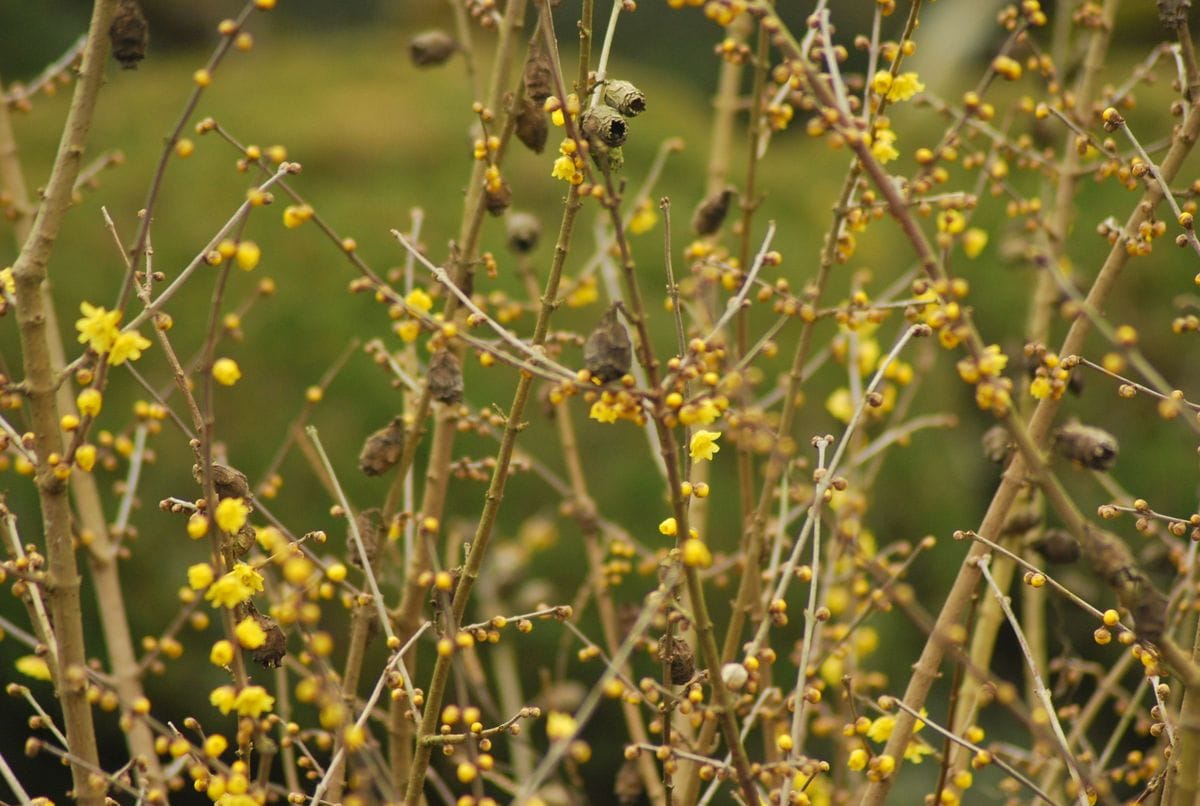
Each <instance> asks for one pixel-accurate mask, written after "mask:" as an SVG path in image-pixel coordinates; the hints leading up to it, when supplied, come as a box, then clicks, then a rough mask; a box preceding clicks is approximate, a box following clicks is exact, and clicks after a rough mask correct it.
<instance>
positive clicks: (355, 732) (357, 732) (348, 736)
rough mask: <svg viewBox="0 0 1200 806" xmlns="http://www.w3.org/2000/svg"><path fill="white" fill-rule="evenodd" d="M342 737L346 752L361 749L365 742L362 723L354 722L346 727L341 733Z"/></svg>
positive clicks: (365, 737)
mask: <svg viewBox="0 0 1200 806" xmlns="http://www.w3.org/2000/svg"><path fill="white" fill-rule="evenodd" d="M342 739H343V741H344V742H345V745H346V750H347V752H350V753H354V752H356V751H358V750H361V749H362V748H363V747H365V746H366V744H367V731H366V730H365V729H364V728H363V726H362V725H359V724H357V723H356V724H354V725H350V726H348V727H347V728H346V731H345V733H343V734H342Z"/></svg>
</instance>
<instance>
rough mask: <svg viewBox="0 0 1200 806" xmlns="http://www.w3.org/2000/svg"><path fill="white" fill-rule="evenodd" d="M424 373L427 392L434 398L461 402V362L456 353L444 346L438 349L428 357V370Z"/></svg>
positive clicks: (452, 402) (447, 401)
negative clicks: (426, 381)
mask: <svg viewBox="0 0 1200 806" xmlns="http://www.w3.org/2000/svg"><path fill="white" fill-rule="evenodd" d="M426 375H427V377H428V383H429V393H430V394H431V395H433V399H434V400H437V401H439V402H441V403H448V404H457V403H461V402H462V397H463V374H462V364H461V363H460V362H459V360H458V356H457V355H455V354H454V353H453V352H451V351H450V350H447V349H444V348H443V349H441V350H438V351H437V352H435V353H434V354H433V355H432V356H430V358H429V370H428V372H427V373H426Z"/></svg>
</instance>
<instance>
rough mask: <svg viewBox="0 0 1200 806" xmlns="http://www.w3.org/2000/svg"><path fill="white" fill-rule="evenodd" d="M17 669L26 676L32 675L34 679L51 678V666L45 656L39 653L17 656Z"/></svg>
mask: <svg viewBox="0 0 1200 806" xmlns="http://www.w3.org/2000/svg"><path fill="white" fill-rule="evenodd" d="M16 666H17V671H18V672H20V673H21V674H23V675H25V676H26V677H32V678H33V679H34V680H49V679H50V666H49V665H48V664H47V663H46V659H45V658H41V657H38V656H37V655H22V656H21V657H19V658H17V662H16Z"/></svg>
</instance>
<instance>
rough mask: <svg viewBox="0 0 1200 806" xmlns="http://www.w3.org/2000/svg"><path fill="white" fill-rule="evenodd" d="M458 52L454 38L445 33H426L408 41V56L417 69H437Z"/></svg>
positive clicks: (435, 31)
mask: <svg viewBox="0 0 1200 806" xmlns="http://www.w3.org/2000/svg"><path fill="white" fill-rule="evenodd" d="M456 50H458V43H457V42H455V41H454V37H452V36H450V34H448V33H446V32H445V31H437V30H434V31H424V32H423V33H419V34H417V35H416V36H414V37H413V38H412V39H410V40H408V56H409V58H410V59H412V63H413V64H415V65H416V66H417V67H436V66H437V65H439V64H445V63H446V60H447V59H449V58H450V57H451V56H453V55H454V51H456Z"/></svg>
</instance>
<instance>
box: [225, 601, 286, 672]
mask: <svg viewBox="0 0 1200 806" xmlns="http://www.w3.org/2000/svg"><path fill="white" fill-rule="evenodd" d="M237 617H238V621H241V620H242V619H245V618H252V619H254V620H255V621H256V622H258V626H259V628H261V629H262V631H263V632H264V633H266V635H267V638H266V640H265V641H263V643H262V646H260V647H258V648H257V649H255V650H254V651H253V652H251V653H250V657H251V658H253V659H254V662H255V663H257V664H258V665H260V666H263V667H265V668H267V669H276V668H278V667H279V666H280V664H282V663H283V656H284V655H286V654H287V636H286V635H284V633H283V630H282V629H280V627H279V624H278V623H276V621H275V619H273V618H271V617H270V616H264V615H263V614H262V613H260V612H258V608H257V607H255V606H254V603H253V602H246V603H245V604H242V605H239V606H238V608H237Z"/></svg>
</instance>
